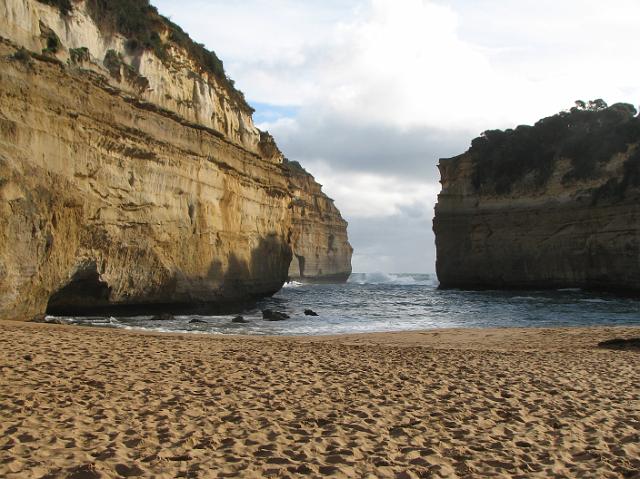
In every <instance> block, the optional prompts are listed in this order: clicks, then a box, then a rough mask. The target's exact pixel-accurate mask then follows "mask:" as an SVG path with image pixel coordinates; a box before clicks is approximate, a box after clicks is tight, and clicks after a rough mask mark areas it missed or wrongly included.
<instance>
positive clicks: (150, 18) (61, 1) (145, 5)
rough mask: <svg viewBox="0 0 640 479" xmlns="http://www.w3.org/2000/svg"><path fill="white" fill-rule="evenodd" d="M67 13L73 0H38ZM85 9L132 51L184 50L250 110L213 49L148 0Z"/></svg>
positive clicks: (99, 1) (164, 56) (91, 2)
mask: <svg viewBox="0 0 640 479" xmlns="http://www.w3.org/2000/svg"><path fill="white" fill-rule="evenodd" d="M38 1H40V2H41V3H45V4H47V5H52V6H54V7H57V8H58V9H59V10H60V13H61V14H62V15H69V14H70V13H71V12H72V10H73V2H72V0H38ZM87 9H88V12H89V14H90V15H91V17H92V19H93V20H94V22H95V23H96V24H97V25H98V26H99V27H100V28H101V29H102V30H103V31H105V32H113V33H119V34H121V35H123V36H124V37H125V38H127V39H128V41H127V45H126V46H127V49H129V51H131V52H135V51H140V50H152V51H153V52H154V53H155V55H156V56H157V57H158V58H159V59H160V60H162V61H163V62H168V61H169V60H170V58H169V55H168V49H169V47H170V46H171V45H172V44H173V45H175V46H177V47H179V48H181V49H183V50H184V51H186V52H187V54H188V55H189V57H191V58H192V59H193V60H194V61H195V63H196V64H197V65H198V66H199V67H200V68H201V70H202V72H203V73H209V74H212V75H214V76H215V77H216V78H217V79H218V80H219V81H220V83H221V84H222V85H224V86H225V88H226V89H227V90H228V91H229V93H230V95H231V97H232V98H234V99H235V100H236V101H237V102H238V103H239V105H240V106H241V107H243V108H244V109H246V110H249V111H251V112H253V109H252V108H251V107H250V106H249V104H248V103H247V102H246V100H245V97H244V94H243V93H242V92H241V91H240V90H238V89H236V88H235V85H234V82H233V80H232V79H230V78H229V77H227V75H226V73H225V71H224V65H223V63H222V60H220V59H219V58H218V56H217V55H216V54H215V52H213V51H209V50H207V48H206V47H205V46H204V45H203V44H201V43H196V42H195V41H193V40H192V39H191V37H189V35H188V34H187V33H186V32H185V31H184V30H182V29H181V28H180V27H179V26H178V25H176V24H175V23H173V22H172V21H171V20H169V19H168V18H166V17H164V16H162V15H160V14H159V13H158V10H157V9H156V7H154V6H153V5H151V4H149V0H87Z"/></svg>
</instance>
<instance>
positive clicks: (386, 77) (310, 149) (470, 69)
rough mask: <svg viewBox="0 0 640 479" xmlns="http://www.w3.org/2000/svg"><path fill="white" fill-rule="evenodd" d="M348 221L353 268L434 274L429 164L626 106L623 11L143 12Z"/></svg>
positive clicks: (633, 22) (587, 6) (274, 2)
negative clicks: (202, 64)
mask: <svg viewBox="0 0 640 479" xmlns="http://www.w3.org/2000/svg"><path fill="white" fill-rule="evenodd" d="M152 3H153V4H154V5H156V6H157V7H158V9H159V10H160V12H161V13H162V14H164V15H165V16H168V17H170V18H171V19H172V20H173V21H174V22H175V23H177V24H179V25H180V26H181V27H183V29H184V30H185V31H187V32H188V33H189V34H190V35H191V37H192V38H194V39H195V40H196V41H198V42H201V43H204V44H205V45H206V46H207V47H208V48H209V49H211V50H214V51H215V52H216V53H217V54H218V56H219V57H220V58H221V59H222V60H223V61H224V65H225V69H226V71H227V74H228V75H229V76H230V77H231V78H233V79H234V80H235V82H236V86H237V87H238V88H240V89H241V90H242V91H243V92H244V93H245V95H246V97H247V99H248V101H249V103H250V104H251V105H252V106H253V107H254V108H255V109H256V113H255V114H254V120H255V123H256V125H257V126H258V128H260V129H262V130H268V131H269V132H270V133H271V134H273V135H274V137H275V138H276V141H277V143H278V145H279V147H280V149H281V150H282V151H283V153H284V154H285V156H287V157H288V158H289V159H290V160H296V161H299V162H300V163H301V164H302V165H303V166H304V167H305V169H307V171H309V172H310V173H311V174H313V175H314V176H315V178H316V180H317V181H318V182H319V183H321V184H322V185H323V190H324V191H325V193H327V194H328V195H329V196H330V197H332V198H334V200H335V203H336V205H337V206H338V208H339V209H340V211H341V213H342V215H343V216H344V217H345V219H346V220H347V221H348V222H349V230H348V232H349V238H350V241H351V243H352V245H353V247H354V250H355V251H354V256H353V270H354V271H356V272H378V271H379V272H387V273H394V272H396V273H397V272H414V273H422V272H424V273H429V272H433V271H434V270H435V246H434V237H433V233H432V231H431V227H432V219H433V207H434V204H435V202H436V201H437V194H438V192H439V189H440V185H439V182H438V181H439V174H438V170H437V163H438V160H439V159H440V158H447V157H451V156H455V155H458V154H461V153H463V152H464V151H465V150H466V149H467V148H468V147H469V146H470V144H471V140H472V139H473V138H475V137H476V136H478V135H479V134H480V133H481V132H483V131H485V130H489V129H495V128H510V127H515V126H517V125H520V124H533V123H535V122H536V121H537V120H538V119H540V118H543V117H546V116H549V115H552V114H554V113H557V112H559V111H561V110H565V109H568V108H570V107H571V106H573V103H574V101H575V100H577V99H583V100H590V99H595V98H604V99H605V100H606V101H607V102H608V103H609V104H613V103H616V102H619V101H624V102H627V103H632V104H635V105H638V103H639V102H640V82H638V78H640V62H639V61H638V60H637V52H636V50H637V48H636V45H637V41H638V38H639V35H638V26H640V2H639V1H637V0H608V1H601V0H553V1H552V0H535V1H530V0H341V1H338V0H317V1H301V0H297V1H294V0H245V1H242V2H229V1H228V0H181V1H179V2H178V1H175V0H152Z"/></svg>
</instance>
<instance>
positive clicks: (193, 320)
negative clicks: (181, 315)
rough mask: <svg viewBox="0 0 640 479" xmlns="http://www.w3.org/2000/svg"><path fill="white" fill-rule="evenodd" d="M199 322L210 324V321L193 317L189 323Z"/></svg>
mask: <svg viewBox="0 0 640 479" xmlns="http://www.w3.org/2000/svg"><path fill="white" fill-rule="evenodd" d="M197 323H202V324H209V323H208V322H206V321H205V320H203V319H198V318H193V319H192V320H191V321H189V324H197Z"/></svg>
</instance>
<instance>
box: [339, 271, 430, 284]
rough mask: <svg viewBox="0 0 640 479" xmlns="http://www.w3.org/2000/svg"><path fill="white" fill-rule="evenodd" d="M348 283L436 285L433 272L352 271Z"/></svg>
mask: <svg viewBox="0 0 640 479" xmlns="http://www.w3.org/2000/svg"><path fill="white" fill-rule="evenodd" d="M349 283H355V284H386V285H397V286H434V287H435V286H438V280H437V278H436V276H435V275H434V274H409V273H401V274H391V273H353V274H352V275H351V277H350V278H349Z"/></svg>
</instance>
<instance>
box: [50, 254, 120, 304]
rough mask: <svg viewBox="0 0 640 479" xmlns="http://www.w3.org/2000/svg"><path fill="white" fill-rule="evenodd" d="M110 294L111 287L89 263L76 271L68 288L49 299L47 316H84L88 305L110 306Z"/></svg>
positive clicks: (93, 264) (95, 267)
mask: <svg viewBox="0 0 640 479" xmlns="http://www.w3.org/2000/svg"><path fill="white" fill-rule="evenodd" d="M110 292H111V288H109V285H108V284H107V283H105V282H104V281H101V280H100V274H98V268H97V266H96V264H95V263H93V262H92V263H88V264H86V265H83V266H82V267H81V268H79V269H78V271H76V273H75V274H74V275H73V276H72V278H71V281H70V282H69V283H68V284H67V285H66V286H64V287H62V288H61V289H59V290H58V291H57V292H55V293H54V294H53V295H52V296H51V297H50V298H49V303H48V304H47V314H54V315H67V314H68V315H74V314H82V313H83V312H84V311H86V310H87V306H88V305H90V307H100V306H106V305H108V304H109V293H110Z"/></svg>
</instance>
